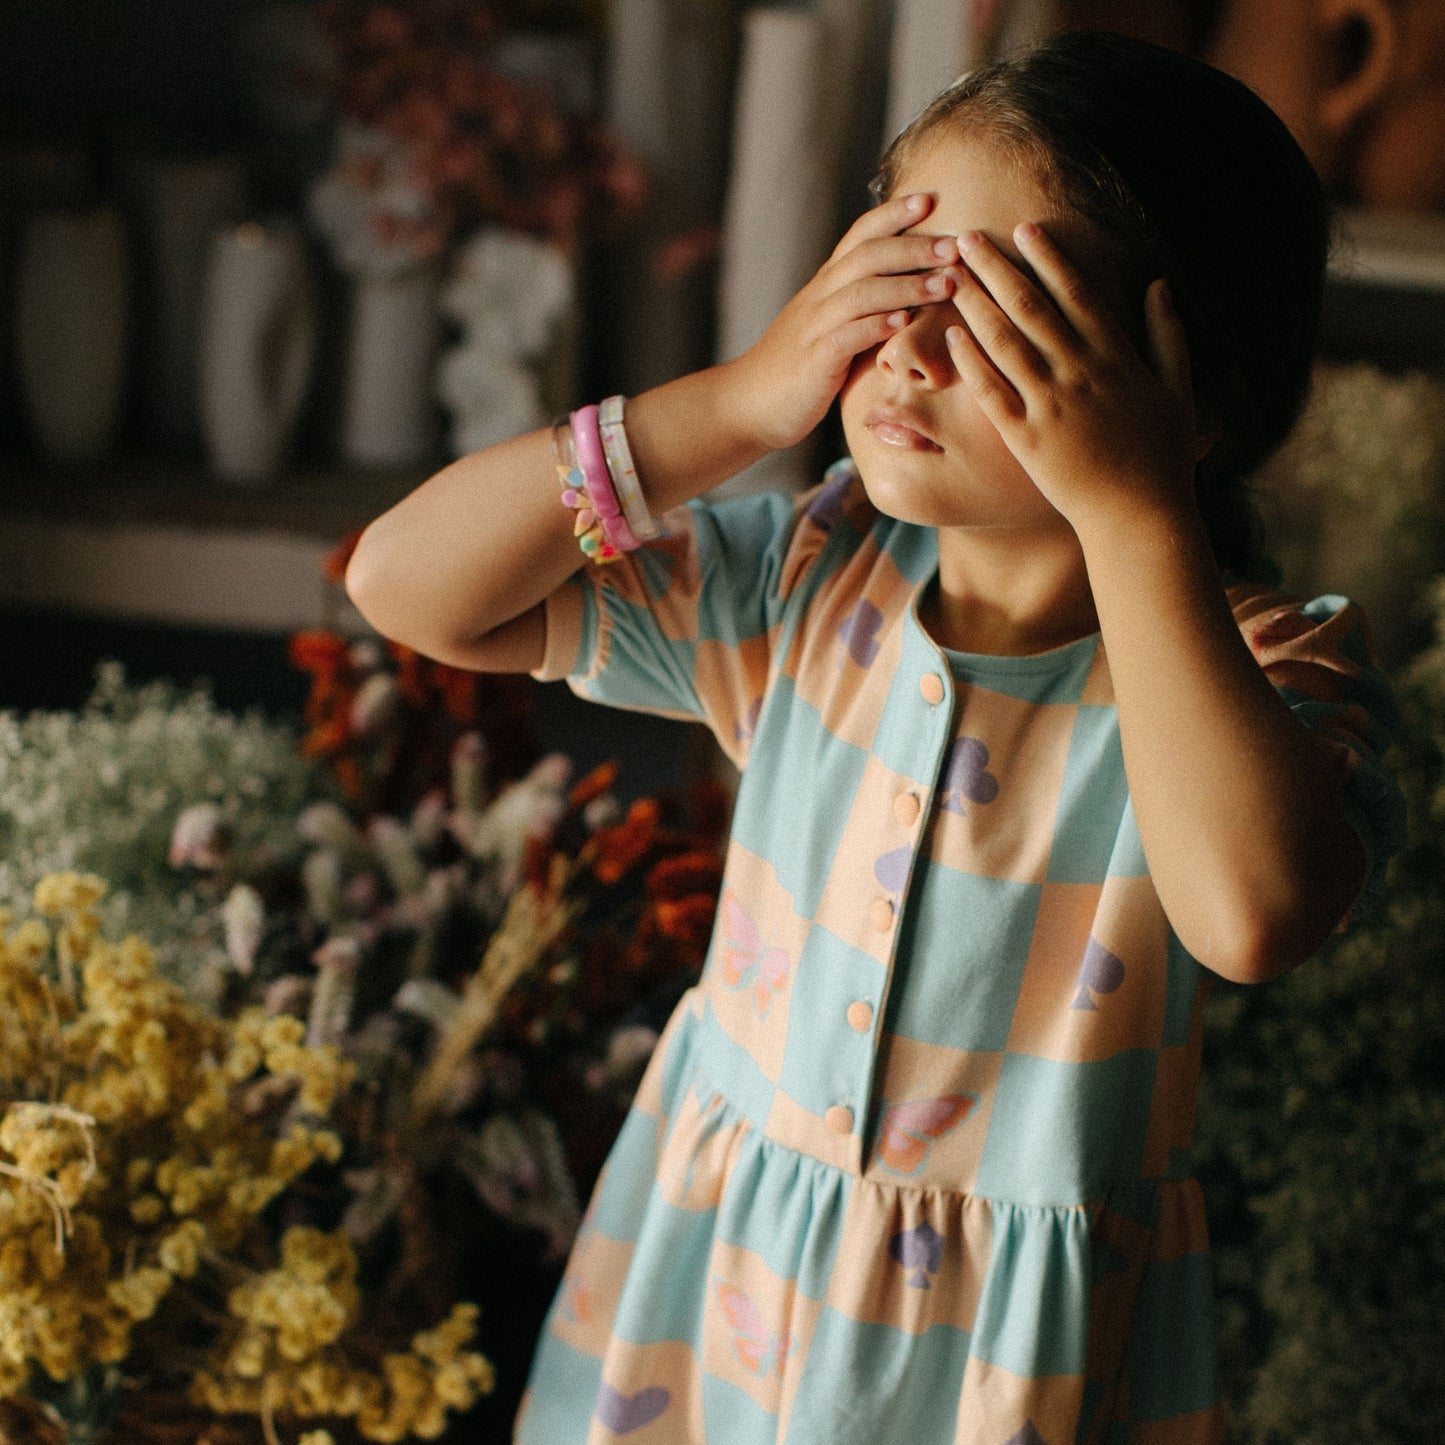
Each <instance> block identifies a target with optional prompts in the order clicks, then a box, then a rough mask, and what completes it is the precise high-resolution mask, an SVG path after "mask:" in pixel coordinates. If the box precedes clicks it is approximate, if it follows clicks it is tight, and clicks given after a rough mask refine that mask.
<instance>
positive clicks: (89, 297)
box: [15, 208, 130, 466]
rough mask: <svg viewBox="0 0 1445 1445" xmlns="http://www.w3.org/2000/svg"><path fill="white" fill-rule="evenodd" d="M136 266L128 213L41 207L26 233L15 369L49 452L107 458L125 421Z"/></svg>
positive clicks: (33, 424) (35, 430)
mask: <svg viewBox="0 0 1445 1445" xmlns="http://www.w3.org/2000/svg"><path fill="white" fill-rule="evenodd" d="M129 284H130V264H129V257H128V253H127V243H126V234H125V227H124V224H123V222H122V220H121V217H120V214H119V212H117V211H115V210H112V209H109V208H101V209H97V210H91V211H59V210H55V211H39V212H37V213H36V214H35V215H33V216H32V217H31V218H30V220H29V222H28V223H27V224H26V226H25V231H24V235H23V237H22V240H21V246H20V257H19V274H18V278H17V294H16V304H15V369H16V374H17V378H18V382H19V389H20V396H21V401H22V403H23V406H24V409H25V413H26V416H27V417H28V419H29V423H30V428H31V432H32V435H33V436H34V439H35V443H36V446H37V448H38V449H39V451H40V452H41V453H42V454H43V455H44V456H45V457H46V458H48V459H49V460H50V461H53V462H56V463H58V464H61V465H71V466H73V465H81V464H84V463H87V462H93V461H97V460H99V459H100V458H101V457H103V456H104V455H105V454H106V453H107V452H108V451H109V450H110V448H111V445H112V443H113V442H114V440H115V434H116V430H117V427H118V425H119V422H120V416H121V408H122V404H123V400H124V390H125V359H126V329H127V313H128V310H129V306H128V293H129Z"/></svg>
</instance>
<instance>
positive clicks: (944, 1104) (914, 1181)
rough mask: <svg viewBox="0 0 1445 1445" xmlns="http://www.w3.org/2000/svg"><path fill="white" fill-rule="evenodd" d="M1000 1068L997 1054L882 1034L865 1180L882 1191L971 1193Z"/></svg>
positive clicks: (981, 1154) (999, 1055)
mask: <svg viewBox="0 0 1445 1445" xmlns="http://www.w3.org/2000/svg"><path fill="white" fill-rule="evenodd" d="M1002 1066H1003V1054H1002V1053H985V1052H977V1053H975V1052H969V1051H967V1050H964V1049H950V1048H945V1047H944V1046H943V1045H941V1044H927V1043H920V1042H919V1041H918V1040H916V1039H910V1038H905V1037H904V1036H903V1035H901V1034H895V1033H891V1032H889V1033H885V1034H884V1035H883V1038H882V1041H881V1042H880V1045H879V1057H878V1065H877V1072H876V1073H875V1075H874V1084H873V1097H874V1100H875V1103H874V1106H873V1120H872V1129H873V1133H872V1136H871V1138H870V1140H869V1153H868V1164H867V1168H866V1170H865V1171H864V1177H865V1178H868V1179H874V1180H877V1181H878V1182H879V1183H880V1184H884V1185H893V1186H896V1185H899V1184H908V1185H916V1186H920V1187H924V1188H927V1187H930V1186H934V1187H938V1188H942V1189H950V1190H955V1191H968V1190H971V1189H972V1188H973V1185H974V1181H975V1180H976V1179H977V1178H978V1166H979V1161H980V1160H981V1159H982V1157H983V1146H984V1140H985V1139H986V1137H987V1135H988V1121H989V1116H990V1114H991V1113H992V1111H993V1099H994V1093H995V1091H996V1090H997V1088H998V1078H999V1070H1000V1069H1001V1068H1002Z"/></svg>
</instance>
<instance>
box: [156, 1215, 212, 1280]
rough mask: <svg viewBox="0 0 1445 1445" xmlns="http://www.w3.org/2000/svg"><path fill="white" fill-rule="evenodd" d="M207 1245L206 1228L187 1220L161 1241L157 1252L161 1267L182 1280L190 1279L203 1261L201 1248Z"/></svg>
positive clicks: (196, 1221)
mask: <svg viewBox="0 0 1445 1445" xmlns="http://www.w3.org/2000/svg"><path fill="white" fill-rule="evenodd" d="M205 1243H206V1226H205V1225H204V1224H201V1223H200V1222H199V1221H198V1220H195V1219H187V1220H184V1221H182V1223H181V1224H180V1225H179V1226H178V1227H177V1228H175V1229H173V1230H172V1231H171V1232H170V1233H169V1234H168V1235H166V1237H165V1238H164V1239H163V1240H161V1242H160V1247H159V1249H158V1250H157V1257H158V1258H159V1259H160V1262H161V1267H162V1268H163V1269H168V1270H169V1271H170V1272H171V1273H172V1274H174V1275H177V1276H179V1277H180V1278H181V1279H190V1277H191V1276H192V1275H193V1274H195V1272H196V1269H197V1266H198V1265H199V1264H200V1261H201V1248H202V1246H203V1245H204V1244H205Z"/></svg>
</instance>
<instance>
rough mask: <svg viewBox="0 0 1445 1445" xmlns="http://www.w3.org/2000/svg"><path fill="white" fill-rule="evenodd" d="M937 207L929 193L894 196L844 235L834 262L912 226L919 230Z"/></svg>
mask: <svg viewBox="0 0 1445 1445" xmlns="http://www.w3.org/2000/svg"><path fill="white" fill-rule="evenodd" d="M932 207H933V197H932V196H931V195H928V194H927V193H915V194H913V195H906V196H894V197H893V199H892V200H888V201H884V202H883V204H882V205H881V206H874V207H873V208H872V209H871V210H868V211H864V212H863V214H862V215H861V216H859V217H858V219H857V220H856V221H854V222H853V224H852V225H851V226H849V227H848V229H847V230H846V231H845V232H844V233H843V239H842V240H841V241H839V242H838V244H837V245H836V246H835V247H834V248H833V259H834V260H837V259H838V258H839V257H840V256H845V255H847V253H848V252H849V251H852V250H853V249H854V248H855V247H857V246H860V245H862V244H863V242H865V241H875V240H880V239H882V238H883V237H885V236H896V235H897V234H898V233H899V232H900V231H906V230H907V229H908V228H909V227H910V226H916V225H917V224H918V223H919V221H921V220H922V219H923V218H924V216H926V215H927V214H928V212H929V211H930V210H931V209H932Z"/></svg>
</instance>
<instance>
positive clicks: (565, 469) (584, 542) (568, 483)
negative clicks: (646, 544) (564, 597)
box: [552, 417, 622, 562]
mask: <svg viewBox="0 0 1445 1445" xmlns="http://www.w3.org/2000/svg"><path fill="white" fill-rule="evenodd" d="M552 450H553V451H554V452H555V453H556V456H557V481H558V483H559V484H560V485H561V488H562V505H563V506H564V507H570V508H571V509H572V510H573V511H574V512H576V513H577V520H576V522H575V523H574V524H573V527H572V535H573V536H574V537H576V539H577V544H578V546H580V547H581V548H582V553H583V555H584V556H585V557H587V558H588V559H589V560H590V561H593V562H615V561H616V560H617V559H618V558H619V557H620V556H621V555H622V553H621V552H619V551H618V550H617V549H616V548H615V547H614V546H612V544H611V543H610V542H608V540H607V538H606V536H605V535H604V534H603V531H602V523H601V521H600V519H599V518H598V516H597V513H596V512H594V511H593V510H592V504H591V502H590V501H589V500H588V497H587V479H586V477H585V476H584V475H583V474H582V468H581V467H580V466H578V464H577V448H576V445H575V444H574V442H573V440H572V425H571V423H570V421H568V419H567V418H566V417H563V418H562V419H561V420H560V421H558V422H555V423H554V424H553V426H552Z"/></svg>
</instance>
